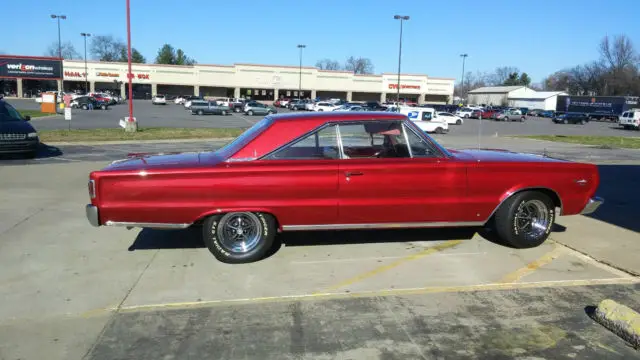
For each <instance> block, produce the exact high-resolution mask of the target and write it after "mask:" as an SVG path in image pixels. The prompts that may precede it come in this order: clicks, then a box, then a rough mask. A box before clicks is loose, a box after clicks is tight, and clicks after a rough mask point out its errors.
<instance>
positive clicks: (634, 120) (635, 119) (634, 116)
mask: <svg viewBox="0 0 640 360" xmlns="http://www.w3.org/2000/svg"><path fill="white" fill-rule="evenodd" d="M618 124H619V125H620V126H622V127H623V128H625V129H635V130H638V129H640V109H631V110H629V111H625V112H623V113H622V115H620V118H619V119H618Z"/></svg>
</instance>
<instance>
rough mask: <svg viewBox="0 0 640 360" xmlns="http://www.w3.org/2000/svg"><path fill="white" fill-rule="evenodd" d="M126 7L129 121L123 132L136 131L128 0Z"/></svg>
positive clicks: (128, 0)
mask: <svg viewBox="0 0 640 360" xmlns="http://www.w3.org/2000/svg"><path fill="white" fill-rule="evenodd" d="M126 6H127V62H128V65H129V70H128V73H127V78H129V96H128V97H129V99H128V100H129V121H127V123H126V124H125V126H126V127H125V131H127V132H136V131H138V123H137V122H136V121H135V120H134V118H133V73H132V72H131V6H130V0H127V2H126Z"/></svg>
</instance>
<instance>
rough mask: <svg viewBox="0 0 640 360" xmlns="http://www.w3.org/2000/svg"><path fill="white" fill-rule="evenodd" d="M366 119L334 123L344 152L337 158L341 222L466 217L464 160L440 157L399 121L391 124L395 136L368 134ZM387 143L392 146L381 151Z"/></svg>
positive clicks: (443, 220)
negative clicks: (337, 126)
mask: <svg viewBox="0 0 640 360" xmlns="http://www.w3.org/2000/svg"><path fill="white" fill-rule="evenodd" d="M365 123H366V124H367V125H369V124H371V123H372V121H366V122H360V123H357V122H356V123H351V124H344V125H343V124H340V125H339V132H340V139H341V143H342V152H343V154H344V155H343V158H342V159H340V160H338V162H339V171H338V220H339V222H340V224H360V225H374V224H380V223H391V224H399V223H433V222H456V221H460V219H461V218H464V217H466V216H465V214H464V210H463V208H464V205H463V203H464V198H465V197H466V191H467V184H466V183H467V181H466V167H465V164H464V163H463V162H461V161H458V160H456V159H455V158H448V157H444V156H443V155H442V153H441V152H440V151H439V150H438V149H437V148H435V147H434V146H433V145H432V144H431V143H430V142H428V141H427V140H426V139H424V138H423V137H421V136H419V135H418V134H416V133H415V132H414V131H413V130H412V129H411V128H410V127H407V126H406V125H403V124H402V122H401V121H394V123H395V124H393V126H394V127H395V128H396V129H399V130H400V131H401V134H400V135H383V133H384V132H377V133H371V132H369V131H367V127H366V126H365ZM384 123H385V124H389V123H392V122H390V121H385V122H384ZM391 137H395V138H394V139H390V138H391ZM390 140H393V141H390ZM407 140H408V143H407ZM392 142H395V144H390V143H392ZM389 145H392V147H393V148H394V150H387V151H385V146H387V147H388V146H389ZM408 145H409V146H408ZM403 148H404V150H402V149H403Z"/></svg>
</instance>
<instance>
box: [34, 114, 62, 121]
mask: <svg viewBox="0 0 640 360" xmlns="http://www.w3.org/2000/svg"><path fill="white" fill-rule="evenodd" d="M61 116H62V115H61V114H55V115H45V116H38V117H34V118H31V121H38V120H45V119H52V118H56V117H61Z"/></svg>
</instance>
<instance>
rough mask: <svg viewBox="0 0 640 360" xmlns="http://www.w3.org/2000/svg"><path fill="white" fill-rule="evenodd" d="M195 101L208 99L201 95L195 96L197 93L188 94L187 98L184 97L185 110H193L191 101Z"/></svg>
mask: <svg viewBox="0 0 640 360" xmlns="http://www.w3.org/2000/svg"><path fill="white" fill-rule="evenodd" d="M193 101H206V100H205V99H204V98H203V97H201V96H195V95H191V96H187V97H186V98H184V103H183V104H184V108H185V110H191V103H192V102H193Z"/></svg>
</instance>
